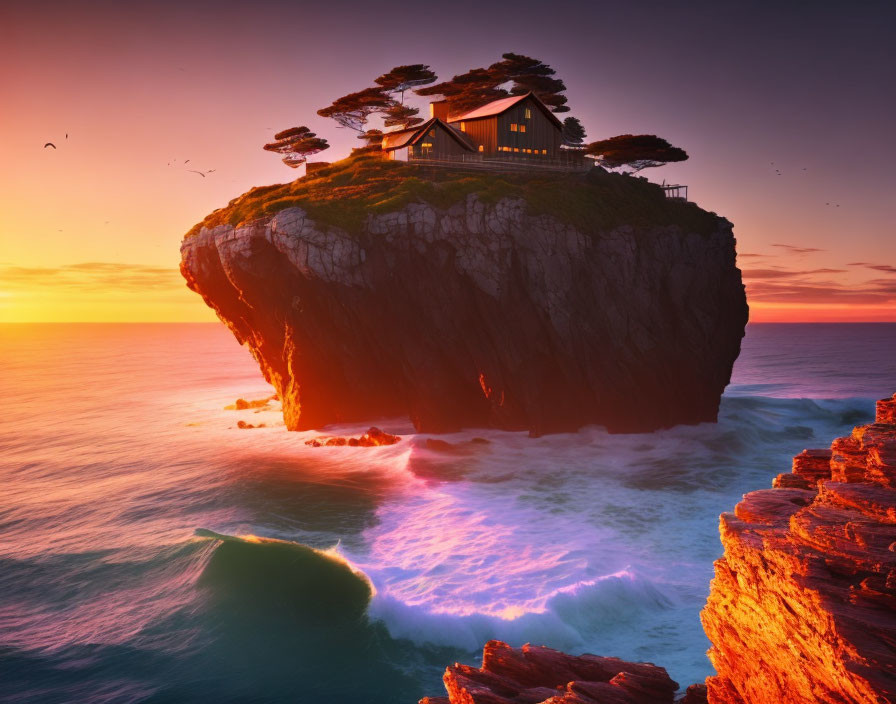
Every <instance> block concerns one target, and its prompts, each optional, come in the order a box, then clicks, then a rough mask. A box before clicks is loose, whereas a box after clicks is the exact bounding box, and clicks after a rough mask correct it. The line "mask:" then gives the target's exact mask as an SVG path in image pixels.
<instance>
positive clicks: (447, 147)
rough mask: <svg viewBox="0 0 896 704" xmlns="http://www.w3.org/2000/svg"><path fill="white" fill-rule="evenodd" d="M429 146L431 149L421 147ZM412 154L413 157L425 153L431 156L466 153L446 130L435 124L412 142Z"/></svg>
mask: <svg viewBox="0 0 896 704" xmlns="http://www.w3.org/2000/svg"><path fill="white" fill-rule="evenodd" d="M424 142H425V143H426V144H431V145H432V147H431V148H427V147H423V146H422V145H423V143H424ZM412 146H413V152H410V153H412V154H413V155H414V156H425V155H426V154H427V151H428V152H429V154H430V155H432V156H442V155H444V156H455V155H458V154H465V153H468V150H466V149H464V148H463V147H462V146H461V145H460V144H458V142H457V140H456V139H454V137H452V136H451V135H450V134H448V132H447V128H446V127H444V126H443V125H440V124H439V123H436V124H435V125H433V126H432V128H430V129H429V130H427V131H426V132H425V133H424V134H423V135H422V136H421V137H419V138H418V139H416V140H414V144H413V145H412Z"/></svg>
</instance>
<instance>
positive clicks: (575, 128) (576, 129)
mask: <svg viewBox="0 0 896 704" xmlns="http://www.w3.org/2000/svg"><path fill="white" fill-rule="evenodd" d="M560 136H561V138H562V139H563V143H564V144H565V145H566V146H568V147H581V146H582V144H583V142H584V141H585V128H584V127H583V126H582V123H581V122H579V119H578V118H577V117H567V118H566V119H565V120H563V130H562V132H561V134H560Z"/></svg>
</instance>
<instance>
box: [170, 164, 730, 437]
mask: <svg viewBox="0 0 896 704" xmlns="http://www.w3.org/2000/svg"><path fill="white" fill-rule="evenodd" d="M182 255H183V261H182V265H181V268H182V271H183V274H184V276H185V278H186V279H187V282H188V285H189V286H190V288H192V289H193V290H195V291H197V292H198V293H200V294H201V295H202V296H203V298H204V300H205V301H206V303H207V304H208V305H209V306H211V307H212V308H214V309H215V311H216V312H217V314H218V316H219V317H220V318H221V319H222V320H223V321H224V322H225V323H226V324H227V325H228V326H229V327H230V329H231V330H232V331H233V333H234V335H236V337H237V338H238V339H239V340H240V341H241V342H244V343H246V344H247V345H248V347H249V349H250V350H251V351H252V353H253V355H254V356H255V358H256V359H257V360H258V363H259V366H260V367H261V369H262V372H263V373H264V375H265V377H266V378H267V379H268V381H270V382H271V383H272V384H273V385H274V386H275V388H276V389H277V391H278V393H279V394H280V396H281V398H282V400H283V407H284V417H285V420H286V424H287V426H288V427H289V428H290V429H295V430H301V429H311V428H320V427H322V426H325V425H328V424H330V423H335V422H346V421H363V420H370V419H375V418H379V417H395V416H410V418H411V419H412V420H413V422H414V425H415V426H416V427H417V429H418V430H420V431H424V432H447V431H454V430H457V429H460V428H463V427H486V426H487V427H494V428H501V429H507V430H528V431H530V432H531V433H532V434H536V435H537V434H542V433H550V432H562V431H570V430H575V429H577V428H579V427H581V426H583V425H587V424H600V425H604V426H606V427H607V428H608V429H609V430H611V431H615V432H640V431H650V430H654V429H657V428H662V427H668V426H671V425H675V424H679V423H699V422H702V421H713V420H715V419H716V414H717V411H718V404H719V398H720V396H721V394H722V392H723V390H724V388H725V386H726V384H727V383H728V381H729V378H730V374H731V368H732V365H733V363H734V361H735V359H736V358H737V355H738V352H739V349H740V340H741V338H742V336H743V332H744V326H745V324H746V322H747V305H746V300H745V296H744V289H743V285H742V283H741V276H740V271H739V270H738V268H737V265H736V261H735V241H734V237H733V234H732V228H731V224H730V223H729V222H728V221H726V220H725V219H723V218H720V217H718V216H716V215H714V214H712V213H707V212H705V211H703V210H701V209H699V208H698V207H697V206H696V205H694V204H692V203H684V202H679V201H672V200H668V199H666V198H664V197H663V194H662V192H661V191H660V189H659V188H658V187H656V186H654V185H652V184H649V183H647V182H646V181H643V180H640V179H634V178H629V177H624V176H618V175H611V174H607V173H605V172H602V171H600V170H595V171H594V172H593V173H590V174H587V175H582V174H567V175H559V174H548V175H544V174H541V175H537V176H527V175H512V176H511V175H499V174H464V173H454V172H447V171H438V172H435V173H433V172H430V173H425V172H423V171H420V170H418V168H417V167H413V166H408V165H406V164H402V163H396V162H385V161H382V160H379V159H376V158H372V157H361V158H357V157H356V158H353V159H349V160H346V161H344V162H340V163H338V164H335V165H333V166H332V167H329V168H327V169H322V170H320V171H317V172H315V173H314V174H313V175H311V176H307V177H305V178H303V179H300V180H298V181H296V182H294V183H292V184H285V185H283V186H272V187H265V188H260V189H255V190H253V191H250V192H249V193H247V194H245V195H244V196H242V197H240V198H238V199H236V200H235V201H233V202H232V203H231V204H230V205H229V206H228V207H227V208H224V209H222V210H220V211H216V212H215V213H212V214H211V215H210V216H209V217H208V218H206V220H205V221H204V222H203V223H200V225H198V226H197V227H196V228H194V229H193V230H192V231H191V232H190V233H188V236H187V237H186V239H185V241H184V243H183V246H182Z"/></svg>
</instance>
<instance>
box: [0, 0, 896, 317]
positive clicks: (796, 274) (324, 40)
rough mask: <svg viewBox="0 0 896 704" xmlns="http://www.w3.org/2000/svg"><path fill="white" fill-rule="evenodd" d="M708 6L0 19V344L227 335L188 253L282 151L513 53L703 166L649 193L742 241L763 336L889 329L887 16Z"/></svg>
mask: <svg viewBox="0 0 896 704" xmlns="http://www.w3.org/2000/svg"><path fill="white" fill-rule="evenodd" d="M780 4H781V5H783V4H784V3H780ZM719 5H720V3H717V2H711V3H710V2H678V3H674V2H667V1H666V2H662V3H659V2H657V3H653V2H623V1H622V0H619V1H618V2H604V1H602V0H593V1H591V2H587V3H586V2H581V1H579V2H568V1H566V0H560V1H557V0H553V1H552V2H532V1H530V0H525V1H524V0H515V1H514V2H484V1H479V2H465V1H457V0H455V1H453V2H451V3H409V2H408V3H405V2H390V3H363V4H359V3H349V2H340V1H339V0H331V1H328V2H316V3H309V2H303V1H301V0H300V1H297V2H263V1H262V2H252V3H249V2H238V3H237V2H226V1H216V2H207V3H206V2H190V1H189V0H183V1H179V2H166V1H165V0H162V1H159V2H152V3H140V2H133V3H123V2H120V1H117V2H77V1H69V2H64V3H63V2H58V3H54V2H40V0H35V1H32V2H27V3H24V2H23V3H16V4H15V5H13V3H11V2H5V1H4V0H0V96H2V103H0V163H2V165H3V168H2V169H0V321H4V322H11V321H202V320H213V319H214V316H213V314H212V313H211V312H210V311H209V310H208V309H207V308H206V307H205V305H204V304H203V303H202V301H201V299H200V298H199V297H198V296H197V295H195V294H193V293H191V292H189V291H187V289H186V288H185V286H184V284H183V281H182V279H181V278H180V275H179V273H178V272H177V264H178V261H179V243H180V240H181V238H182V236H183V234H184V233H185V232H186V231H187V230H188V229H189V228H190V227H191V226H192V225H193V224H194V223H195V222H197V221H199V220H201V219H202V218H203V216H205V215H206V214H207V213H208V212H210V211H211V210H213V209H214V208H217V207H220V206H222V205H225V204H226V203H227V201H229V200H230V199H231V198H233V197H235V196H237V195H239V194H241V193H243V192H244V191H245V190H247V189H248V188H250V187H252V186H257V185H263V184H269V183H277V182H282V181H287V180H291V179H293V178H296V177H297V176H299V175H301V174H300V173H297V172H295V171H293V170H291V169H289V168H287V167H286V166H284V165H283V164H282V163H281V162H280V160H279V158H278V157H277V156H276V155H273V154H270V153H268V152H264V151H262V149H261V145H262V144H264V143H265V142H266V141H269V139H270V137H271V135H272V134H273V132H274V131H276V130H279V129H284V128H286V127H290V126H293V125H298V124H307V125H309V126H310V127H311V128H312V129H313V130H315V131H317V132H318V133H319V134H321V135H322V136H324V137H326V138H327V139H328V140H329V141H330V143H331V144H332V145H333V147H332V148H331V149H330V150H329V151H327V152H324V153H323V154H322V155H321V156H320V157H319V158H321V159H326V160H332V159H335V158H340V157H341V156H344V155H345V154H347V152H348V150H349V148H350V147H351V146H356V145H357V140H356V139H355V138H354V135H353V134H352V133H347V132H346V131H345V130H340V129H337V128H336V125H335V123H333V122H331V121H328V120H325V119H323V118H320V117H318V116H317V115H316V110H317V109H318V108H321V107H324V106H325V105H327V104H329V103H330V102H331V101H332V99H333V98H336V97H338V96H340V95H342V94H344V93H347V92H350V91H354V90H359V89H361V88H364V87H367V86H368V85H370V84H371V82H372V80H373V79H374V78H375V77H376V76H377V75H379V74H380V73H383V72H384V71H386V70H388V69H390V68H391V67H393V66H395V65H398V64H407V63H427V64H430V65H431V66H432V68H433V69H434V70H435V71H436V72H437V73H438V74H439V76H440V78H449V77H450V76H452V75H454V74H456V73H460V72H463V71H465V70H467V69H468V68H472V67H474V66H482V65H488V64H490V63H493V62H494V61H496V60H498V59H500V55H501V54H502V53H503V52H507V51H514V52H518V53H523V54H528V55H531V56H536V57H538V58H540V59H542V60H544V61H546V62H547V63H549V64H551V65H552V66H553V67H554V68H555V69H556V70H557V72H558V76H559V77H561V78H562V79H563V80H564V81H565V82H566V85H567V87H568V90H567V95H568V97H569V105H570V106H571V108H572V112H571V113H570V114H572V115H575V116H577V117H579V118H580V119H581V120H582V122H583V123H584V125H585V128H586V130H587V132H588V139H589V141H590V140H593V139H599V138H604V137H609V136H612V135H616V134H622V133H629V132H631V133H644V132H646V133H655V134H659V135H661V136H663V137H666V138H667V139H669V140H670V141H671V142H672V143H673V144H676V145H678V146H681V147H683V148H685V149H686V150H687V151H688V152H689V154H690V155H691V158H690V160H689V161H687V162H685V163H683V164H680V165H675V166H669V167H664V168H662V169H655V170H651V171H647V172H645V175H646V176H648V177H649V178H650V179H651V180H656V181H661V180H662V179H666V180H667V181H670V182H678V183H685V184H687V185H688V186H689V187H690V195H691V198H692V199H693V200H695V201H696V202H697V203H698V204H699V205H700V206H701V207H703V208H706V209H707V210H713V211H715V212H717V213H719V214H721V215H724V216H725V217H727V218H728V219H729V220H731V221H732V222H733V223H734V227H735V235H736V236H737V239H738V252H739V265H740V267H741V269H743V270H744V274H745V279H746V281H747V287H748V296H749V302H750V306H751V319H752V320H753V321H757V322H758V321H814V320H830V321H840V320H843V321H876V320H881V321H883V320H888V321H896V237H894V223H896V178H894V168H893V165H894V163H896V138H894V135H893V126H894V125H896V91H894V89H893V81H894V75H896V59H894V50H893V48H892V47H893V44H892V31H893V27H894V23H896V10H894V7H896V4H894V3H892V2H845V1H844V2H793V3H788V5H789V7H788V8H782V7H779V3H754V2H743V3H738V4H737V5H738V7H737V8H734V7H733V6H734V3H728V4H727V5H728V6H729V7H728V9H721V10H720V9H719ZM419 104H420V105H421V106H425V105H426V103H425V102H424V101H423V99H419ZM66 134H68V137H67V138H66ZM48 141H51V142H54V143H55V144H56V146H57V147H58V148H57V149H55V150H54V149H52V148H44V146H43V145H44V143H45V142H48ZM187 159H189V160H190V161H189V163H188V164H186V165H184V162H185V161H186V160H187ZM191 168H196V169H198V170H201V171H207V170H211V169H214V172H213V173H209V174H207V175H206V176H205V177H203V176H200V175H198V174H195V173H191V172H190V171H188V169H191ZM776 170H780V172H781V174H780V175H778V173H777V171H776Z"/></svg>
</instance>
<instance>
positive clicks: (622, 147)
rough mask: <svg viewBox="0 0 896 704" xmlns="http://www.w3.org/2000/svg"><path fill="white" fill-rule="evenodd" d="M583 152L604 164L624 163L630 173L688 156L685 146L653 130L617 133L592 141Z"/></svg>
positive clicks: (612, 167)
mask: <svg viewBox="0 0 896 704" xmlns="http://www.w3.org/2000/svg"><path fill="white" fill-rule="evenodd" d="M585 153H586V154H590V155H592V156H595V157H597V163H598V164H600V165H601V166H603V167H605V168H608V169H618V168H621V167H624V166H627V167H629V168H630V169H631V173H637V172H639V171H641V169H647V168H652V167H656V166H662V165H663V164H668V163H671V162H676V161H685V160H686V159H687V158H688V154H687V152H686V151H685V150H684V149H680V148H678V147H673V146H672V145H671V144H669V142H667V141H666V140H665V139H662V138H661V137H657V136H656V135H655V134H620V135H617V136H616V137H610V138H609V139H602V140H600V141H597V142H591V144H589V145H588V146H587V147H586V148H585Z"/></svg>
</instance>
